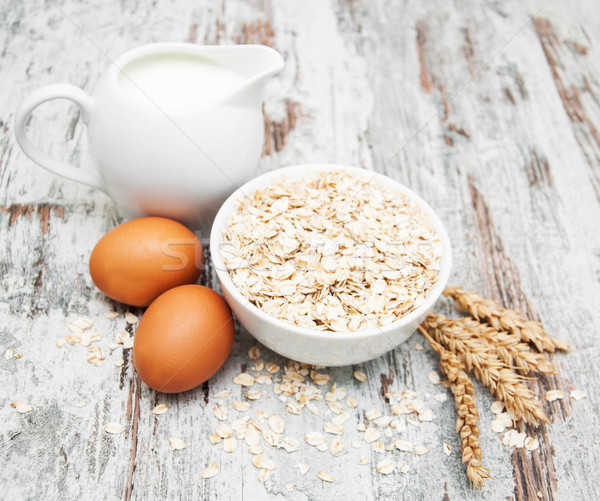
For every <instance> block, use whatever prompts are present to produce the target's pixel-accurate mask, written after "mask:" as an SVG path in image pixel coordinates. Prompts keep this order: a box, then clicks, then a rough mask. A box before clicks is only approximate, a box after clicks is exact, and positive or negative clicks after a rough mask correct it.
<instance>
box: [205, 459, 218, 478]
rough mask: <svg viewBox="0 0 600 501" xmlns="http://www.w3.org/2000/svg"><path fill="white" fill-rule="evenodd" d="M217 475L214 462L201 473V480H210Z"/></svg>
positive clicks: (216, 467)
mask: <svg viewBox="0 0 600 501" xmlns="http://www.w3.org/2000/svg"><path fill="white" fill-rule="evenodd" d="M217 473H219V467H218V466H217V463H215V462H214V461H213V462H212V463H210V464H209V465H208V467H207V468H206V469H205V470H204V471H203V472H202V478H212V477H214V476H215V475H216V474H217Z"/></svg>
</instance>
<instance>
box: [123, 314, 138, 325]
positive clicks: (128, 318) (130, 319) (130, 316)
mask: <svg viewBox="0 0 600 501" xmlns="http://www.w3.org/2000/svg"><path fill="white" fill-rule="evenodd" d="M125 320H126V321H127V323H128V324H137V322H138V317H136V316H135V315H134V314H133V313H130V312H127V313H125Z"/></svg>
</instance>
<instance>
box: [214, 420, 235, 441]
mask: <svg viewBox="0 0 600 501" xmlns="http://www.w3.org/2000/svg"><path fill="white" fill-rule="evenodd" d="M215 433H216V434H217V435H218V436H219V437H220V438H231V437H232V436H233V428H232V427H231V426H230V425H229V424H227V423H221V424H219V425H217V427H216V428H215Z"/></svg>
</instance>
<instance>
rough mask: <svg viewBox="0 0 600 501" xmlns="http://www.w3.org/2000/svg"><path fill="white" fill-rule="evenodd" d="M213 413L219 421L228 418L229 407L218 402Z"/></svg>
mask: <svg viewBox="0 0 600 501" xmlns="http://www.w3.org/2000/svg"><path fill="white" fill-rule="evenodd" d="M213 413H214V415H215V417H216V418H217V419H218V420H219V421H226V420H227V414H228V413H227V407H225V406H224V405H222V404H217V406H216V407H214V408H213Z"/></svg>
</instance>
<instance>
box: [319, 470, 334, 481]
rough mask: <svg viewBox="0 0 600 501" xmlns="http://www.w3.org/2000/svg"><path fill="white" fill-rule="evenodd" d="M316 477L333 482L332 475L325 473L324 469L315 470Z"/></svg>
mask: <svg viewBox="0 0 600 501" xmlns="http://www.w3.org/2000/svg"><path fill="white" fill-rule="evenodd" d="M317 477H319V478H320V479H321V480H324V481H325V482H333V477H332V476H331V475H330V474H329V473H325V472H324V471H319V472H317Z"/></svg>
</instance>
